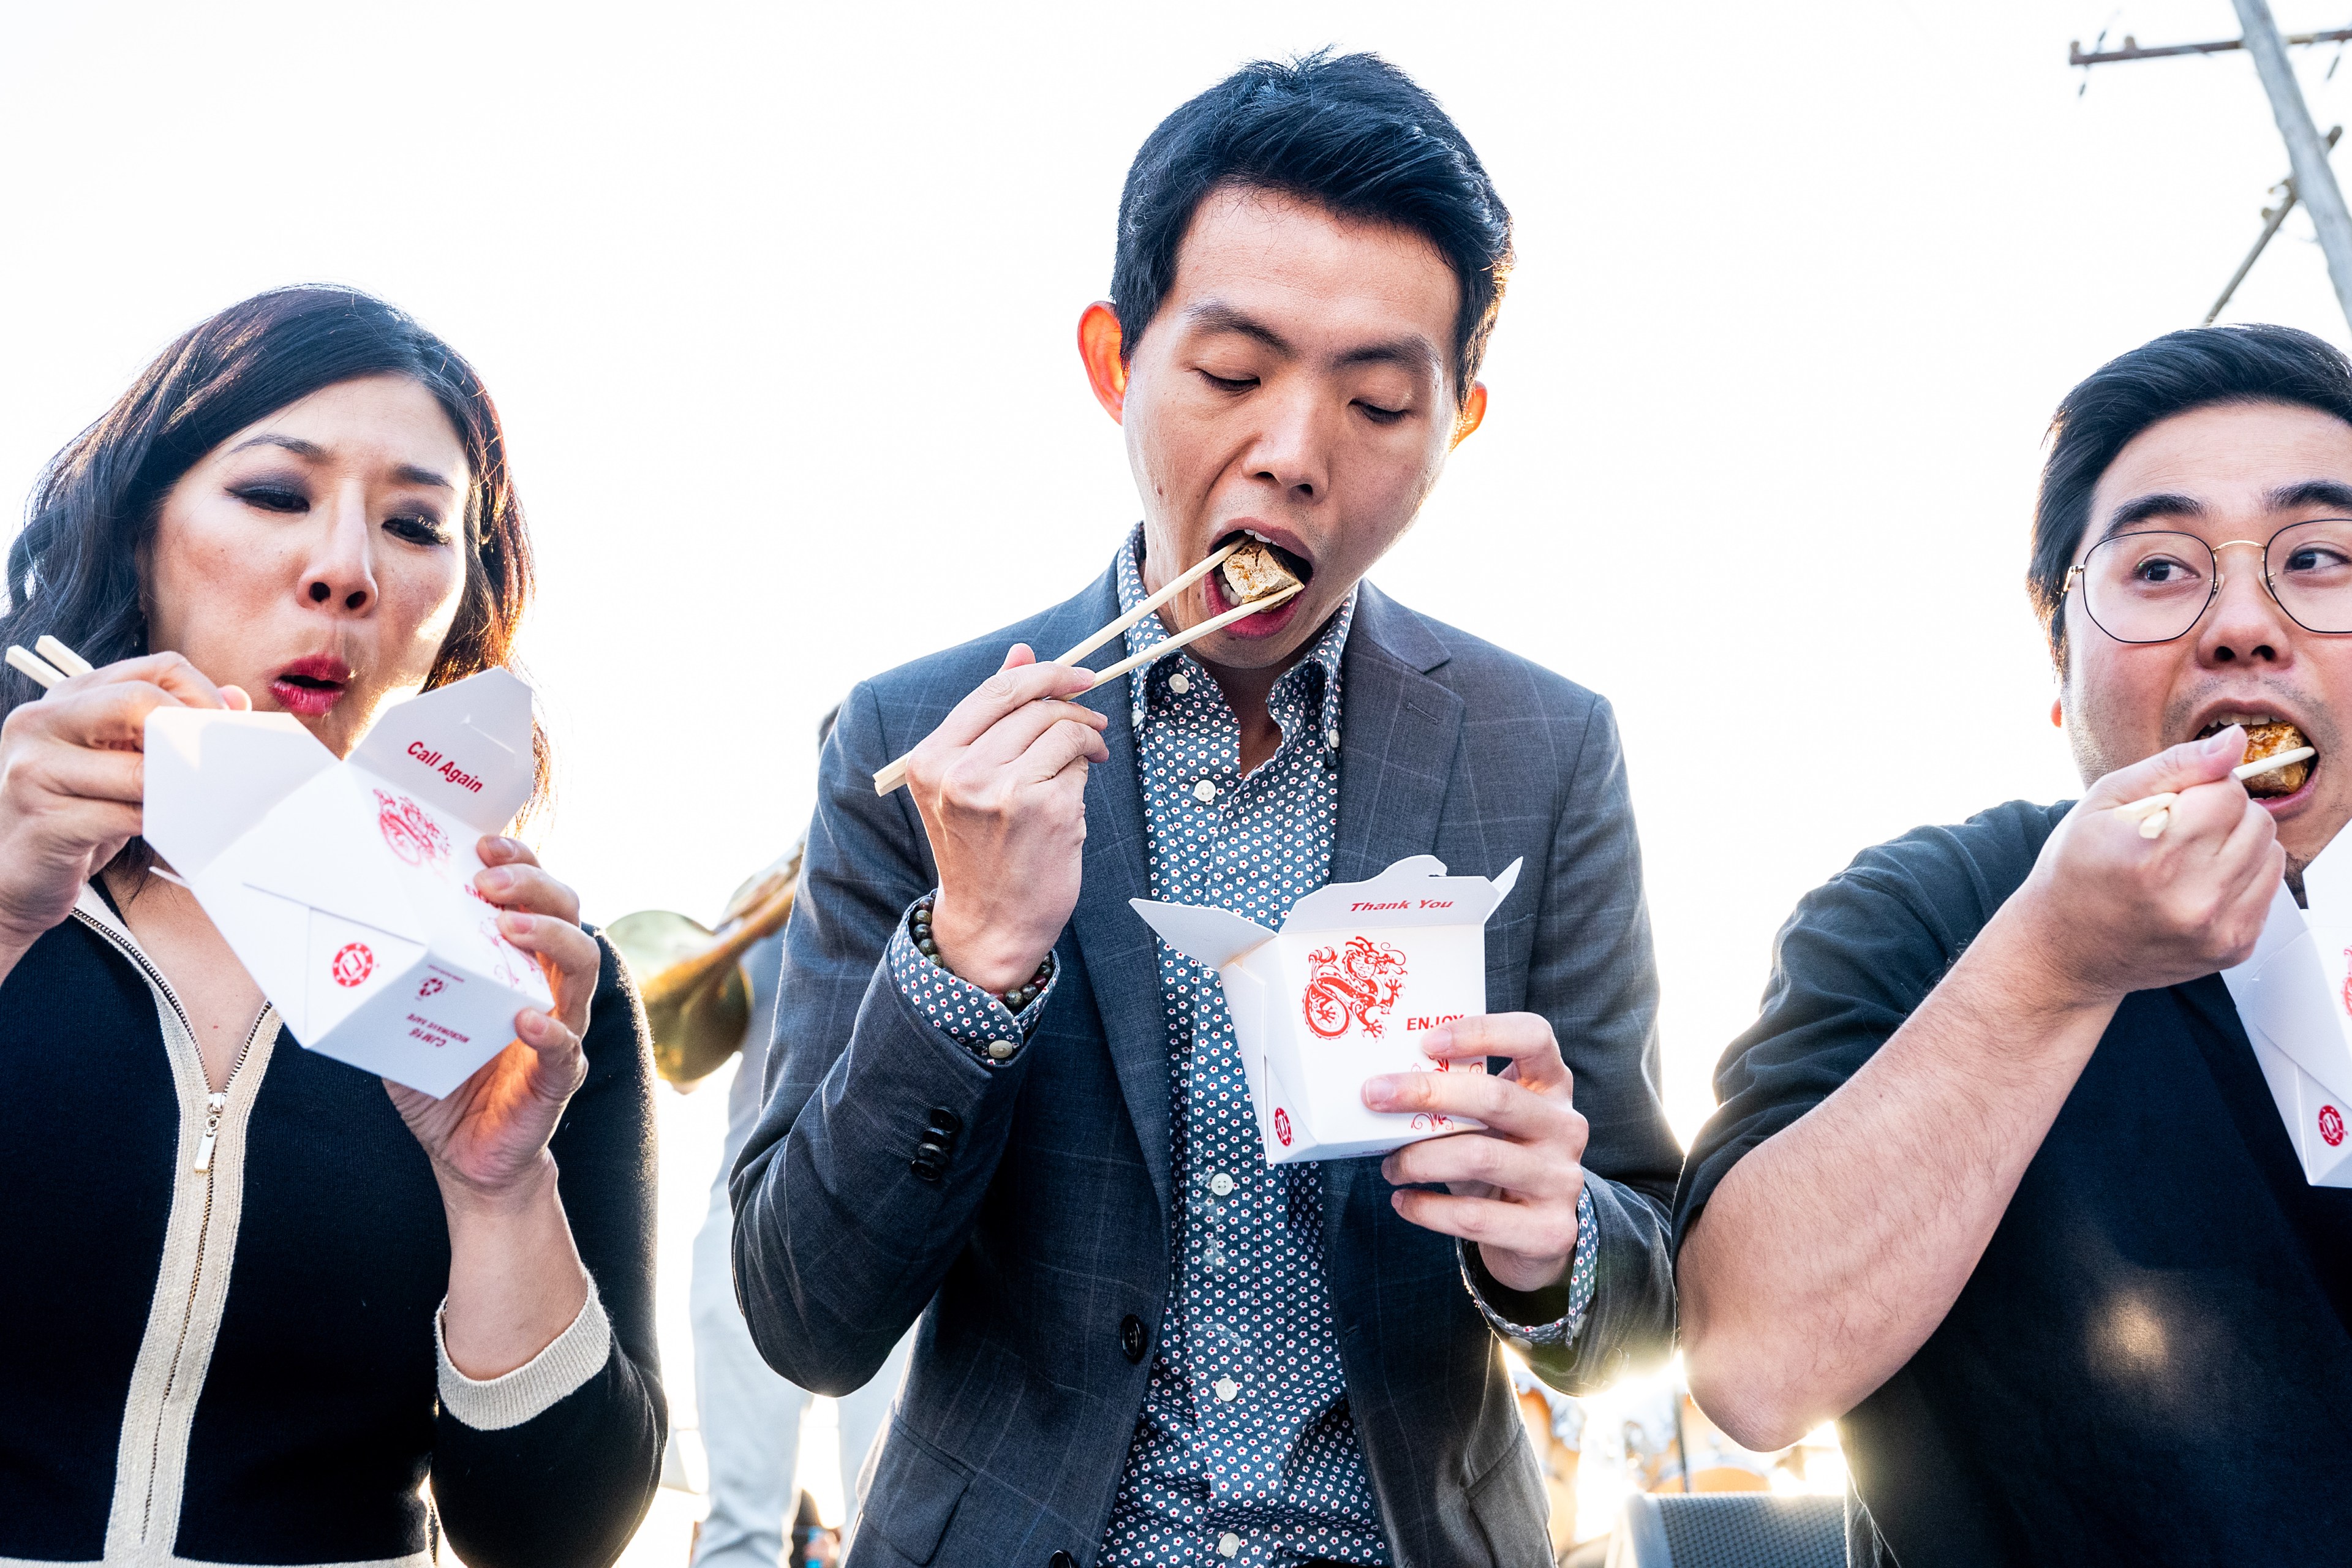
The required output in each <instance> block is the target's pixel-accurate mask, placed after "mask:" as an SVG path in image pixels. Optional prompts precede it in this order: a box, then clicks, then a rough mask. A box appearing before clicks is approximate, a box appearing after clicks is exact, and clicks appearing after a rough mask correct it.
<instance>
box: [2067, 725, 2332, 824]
mask: <svg viewBox="0 0 2352 1568" xmlns="http://www.w3.org/2000/svg"><path fill="white" fill-rule="evenodd" d="M2317 755H2319V753H2318V752H2316V751H2314V750H2313V749H2312V748H2311V747H2309V746H2297V747H2295V748H2294V750H2293V751H2291V752H2279V753H2278V754H2277V755H2275V756H2269V757H2257V758H2255V759H2254V760H2253V761H2252V762H2251V763H2239V764H2238V765H2237V766H2236V767H2234V768H2231V770H2230V776H2231V778H2233V779H2236V780H2237V781H2238V782H2239V783H2240V784H2243V783H2245V782H2246V781H2247V780H2248V779H2252V778H2260V777H2261V776H2262V775H2263V774H2264V773H2276V772H2277V771H2278V770H2279V769H2281V768H2284V767H2289V766H2292V765H2293V764H2294V763H2299V762H2302V761H2303V760H2304V759H2305V758H2306V757H2315V756H2317ZM2179 798H2180V795H2179V791H2177V790H2167V791H2165V792H2164V793H2163V794H2162V795H2145V796H2143V797H2141V798H2140V799H2138V800H2135V801H2132V802H2129V803H2128V804H2126V805H2118V806H2115V807H2112V808H2111V809H2113V811H2114V812H2115V814H2116V816H2120V817H2122V818H2123V819H2124V820H2125V821H2126V822H2137V823H2138V824H2139V836H2140V837H2142V838H2160V837H2163V836H2164V829H2165V826H2166V825H2167V824H2168V823H2169V822H2170V821H2171V820H2172V803H2173V802H2174V801H2176V800H2179Z"/></svg>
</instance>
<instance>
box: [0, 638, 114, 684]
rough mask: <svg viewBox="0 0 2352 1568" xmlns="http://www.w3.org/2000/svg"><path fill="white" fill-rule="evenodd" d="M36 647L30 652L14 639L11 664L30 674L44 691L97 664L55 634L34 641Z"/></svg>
mask: <svg viewBox="0 0 2352 1568" xmlns="http://www.w3.org/2000/svg"><path fill="white" fill-rule="evenodd" d="M33 647H34V648H35V649H36V650H37V651H36V652H33V653H27V652H26V651H25V650H24V649H23V648H21V647H16V645H15V644H14V643H11V644H10V645H9V647H8V654H7V662H8V668H11V669H15V670H18V671H20V672H22V673H23V674H25V675H27V676H30V677H31V678H32V679H33V681H34V683H35V684H36V685H37V686H39V687H40V689H42V690H44V691H47V689H49V688H50V687H52V686H55V685H57V684H58V682H59V681H63V680H71V679H73V678H74V677H75V676H77V675H88V674H89V672H90V671H91V670H92V669H94V668H97V666H95V665H93V664H91V663H90V662H89V660H88V659H86V658H82V656H81V655H79V654H78V653H76V652H74V650H73V649H71V648H69V647H66V645H65V644H63V643H61V642H59V641H58V639H57V638H55V637H41V638H39V639H38V640H37V641H36V642H35V643H34V644H33Z"/></svg>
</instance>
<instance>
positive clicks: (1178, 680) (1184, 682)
mask: <svg viewBox="0 0 2352 1568" xmlns="http://www.w3.org/2000/svg"><path fill="white" fill-rule="evenodd" d="M1168 689H1169V690H1171V691H1172V692H1174V693H1175V694H1176V695H1177V696H1179V697H1181V696H1183V695H1184V693H1186V692H1187V691H1190V690H1192V678H1191V677H1189V676H1186V675H1184V674H1182V673H1181V672H1180V673H1178V674H1175V675H1171V676H1170V677H1169V678H1168Z"/></svg>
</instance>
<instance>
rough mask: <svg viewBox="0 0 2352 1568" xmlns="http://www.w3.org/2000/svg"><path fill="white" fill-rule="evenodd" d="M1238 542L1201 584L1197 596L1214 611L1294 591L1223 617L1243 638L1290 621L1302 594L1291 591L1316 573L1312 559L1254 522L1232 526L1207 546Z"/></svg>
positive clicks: (1271, 632) (1268, 632) (1272, 633)
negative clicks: (1254, 608) (1271, 536)
mask: <svg viewBox="0 0 2352 1568" xmlns="http://www.w3.org/2000/svg"><path fill="white" fill-rule="evenodd" d="M1229 544H1237V545H1239V546H1240V548H1239V549H1237V550H1235V551H1234V552H1233V553H1232V554H1231V555H1228V556H1226V557H1225V559H1224V561H1223V563H1222V564H1220V565H1219V566H1218V568H1217V570H1215V571H1214V572H1212V573H1210V574H1209V575H1208V579H1207V581H1205V582H1204V583H1202V596H1203V597H1205V598H1206V599H1207V600H1208V602H1209V610H1210V613H1211V614H1213V615H1223V614H1224V613H1226V612H1227V611H1229V610H1234V609H1238V608H1240V607H1241V606H1242V605H1248V604H1252V603H1255V601H1257V600H1260V599H1264V598H1265V597H1267V596H1268V595H1275V594H1279V593H1281V592H1282V591H1283V590H1284V589H1286V588H1287V589H1291V590H1293V592H1292V593H1291V594H1290V595H1289V596H1288V597H1286V598H1285V599H1284V600H1283V601H1282V602H1281V603H1280V604H1277V605H1269V606H1267V607H1266V608H1265V609H1264V610H1261V611H1259V612H1258V613H1257V614H1255V615H1251V616H1240V617H1238V618H1237V619H1235V620H1234V621H1232V622H1230V623H1228V625H1227V626H1226V627H1225V630H1226V631H1227V632H1228V633H1230V634H1232V635H1233V636H1234V637H1244V638H1248V639H1253V640H1255V639H1256V638H1259V637H1273V636H1275V635H1276V633H1278V632H1280V631H1281V630H1282V629H1283V628H1284V627H1285V626H1288V625H1289V624H1290V620H1291V617H1292V616H1295V615H1297V613H1298V606H1299V604H1300V602H1301V601H1302V600H1303V599H1304V598H1305V595H1302V594H1299V593H1297V592H1296V590H1297V588H1298V587H1300V586H1301V585H1303V584H1306V583H1307V581H1308V580H1309V579H1310V578H1312V577H1313V576H1314V575H1315V563H1313V562H1311V561H1309V560H1307V558H1306V557H1305V556H1303V555H1301V554H1300V553H1299V552H1297V551H1296V550H1293V549H1291V548H1290V547H1289V546H1287V545H1285V544H1278V543H1276V542H1275V541H1273V540H1271V539H1268V538H1267V537H1266V536H1265V534H1263V533H1260V532H1259V531H1257V530H1255V529H1254V528H1236V529H1233V530H1231V531H1228V532H1226V533H1224V534H1223V535H1222V536H1221V537H1220V538H1219V539H1218V540H1217V542H1216V543H1215V544H1213V546H1211V553H1214V552H1216V551H1219V550H1223V549H1224V548H1225V547H1226V546H1227V545H1229Z"/></svg>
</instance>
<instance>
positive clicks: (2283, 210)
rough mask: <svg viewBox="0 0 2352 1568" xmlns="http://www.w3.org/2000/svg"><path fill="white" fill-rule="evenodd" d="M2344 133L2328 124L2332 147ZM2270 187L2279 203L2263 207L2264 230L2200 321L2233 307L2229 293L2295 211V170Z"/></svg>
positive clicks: (2207, 322)
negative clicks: (2277, 195) (2218, 297)
mask: <svg viewBox="0 0 2352 1568" xmlns="http://www.w3.org/2000/svg"><path fill="white" fill-rule="evenodd" d="M2343 134H2344V127H2342V126H2341V125H2335V126H2330V127H2329V128H2328V132H2327V145H2328V147H2329V148H2330V150H2333V149H2334V147H2335V146H2336V138H2337V137H2339V136H2341V135H2343ZM2271 189H2273V190H2274V191H2276V192H2278V194H2279V202H2278V205H2276V206H2274V207H2264V208H2263V232H2262V233H2261V234H2259V235H2256V236H2255V237H2254V247H2253V248H2252V250H2249V251H2248V252H2246V258H2245V259H2244V260H2243V261H2241V262H2239V263H2238V269H2237V270H2236V271H2235V272H2232V273H2231V274H2230V280H2229V281H2228V282H2227V283H2224V284H2222V285H2221V298H2220V299H2218V300H2214V301H2213V308H2212V309H2211V310H2208V311H2206V312H2205V320H2204V321H2202V322H2200V325H2202V326H2208V327H2210V326H2211V325H2212V324H2213V322H2214V321H2215V319H2216V318H2218V317H2219V316H2220V315H2221V312H2222V311H2223V310H2228V309H2229V308H2230V296H2231V295H2232V294H2235V293H2236V292H2237V291H2238V285H2239V284H2241V283H2243V282H2244V281H2245V280H2246V274H2247V273H2249V272H2252V270H2253V269H2254V263H2255V262H2257V261H2260V260H2261V259H2262V258H2263V247H2265V246H2267V245H2268V244H2270V242H2271V239H2272V237H2273V236H2275V235H2276V234H2277V233H2278V231H2279V226H2280V225H2281V224H2283V223H2284V222H2286V215H2287V214H2289V213H2291V212H2293V211H2294V201H2295V197H2294V175H2293V174H2289V175H2288V176H2287V177H2286V178H2285V179H2284V180H2281V181H2280V182H2279V183H2278V184H2275V185H2273V186H2272V187H2271Z"/></svg>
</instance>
